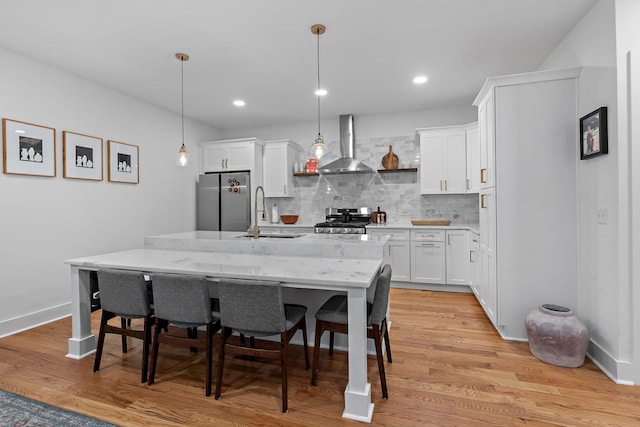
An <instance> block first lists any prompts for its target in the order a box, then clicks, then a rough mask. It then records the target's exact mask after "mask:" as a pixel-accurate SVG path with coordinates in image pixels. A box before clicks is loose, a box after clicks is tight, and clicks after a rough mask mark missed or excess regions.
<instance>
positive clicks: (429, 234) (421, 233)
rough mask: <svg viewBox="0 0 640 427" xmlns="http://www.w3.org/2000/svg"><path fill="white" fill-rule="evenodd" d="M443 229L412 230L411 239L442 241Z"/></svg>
mask: <svg viewBox="0 0 640 427" xmlns="http://www.w3.org/2000/svg"><path fill="white" fill-rule="evenodd" d="M444 236H445V230H429V229H425V230H412V231H411V241H423V240H428V241H437V242H444Z"/></svg>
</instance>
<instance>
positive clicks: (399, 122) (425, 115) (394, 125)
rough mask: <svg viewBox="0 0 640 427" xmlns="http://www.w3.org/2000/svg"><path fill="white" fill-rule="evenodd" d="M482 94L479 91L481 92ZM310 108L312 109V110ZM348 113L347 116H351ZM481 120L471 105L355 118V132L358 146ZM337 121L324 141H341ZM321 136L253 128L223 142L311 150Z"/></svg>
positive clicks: (326, 128) (297, 127)
mask: <svg viewBox="0 0 640 427" xmlns="http://www.w3.org/2000/svg"><path fill="white" fill-rule="evenodd" d="M478 90H480V88H478ZM310 108H313V107H312V106H310ZM348 113H349V112H345V114H348ZM477 120H478V110H477V108H476V107H474V106H472V105H468V106H466V105H465V106H460V107H450V108H442V109H433V110H424V111H414V112H406V113H390V114H377V115H368V116H367V115H363V116H360V115H355V116H354V128H355V136H356V144H357V142H358V140H359V139H370V138H376V137H386V136H404V135H414V134H415V130H416V128H422V127H432V126H449V125H462V124H467V123H471V122H475V121H477ZM339 128H340V123H339V119H338V117H331V118H328V119H323V120H321V122H320V131H321V133H322V136H324V139H325V141H337V140H339V139H340V129H339ZM317 133H318V123H317V121H316V122H305V123H292V124H283V125H277V126H267V127H254V128H244V129H234V130H229V131H222V136H223V137H224V138H244V137H252V136H255V137H258V138H260V139H262V140H264V141H269V140H274V139H292V140H294V141H296V142H297V143H299V144H300V145H301V146H302V147H303V148H311V145H312V144H313V140H314V139H315V137H316V135H317Z"/></svg>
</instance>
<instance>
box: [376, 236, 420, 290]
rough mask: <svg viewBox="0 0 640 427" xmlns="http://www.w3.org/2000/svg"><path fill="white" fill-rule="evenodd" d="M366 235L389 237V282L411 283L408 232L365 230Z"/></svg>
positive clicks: (409, 238)
mask: <svg viewBox="0 0 640 427" xmlns="http://www.w3.org/2000/svg"><path fill="white" fill-rule="evenodd" d="M367 233H368V234H373V235H389V236H390V239H389V254H388V255H389V264H391V280H393V281H394V282H410V281H411V243H410V240H411V234H410V232H409V230H401V229H386V228H385V229H375V228H373V227H371V228H367Z"/></svg>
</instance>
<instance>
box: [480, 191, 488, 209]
mask: <svg viewBox="0 0 640 427" xmlns="http://www.w3.org/2000/svg"><path fill="white" fill-rule="evenodd" d="M486 196H487V195H486V194H481V195H480V207H481V208H483V209H486V208H487V204H486V203H485V198H486Z"/></svg>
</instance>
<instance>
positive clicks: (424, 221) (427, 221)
mask: <svg viewBox="0 0 640 427" xmlns="http://www.w3.org/2000/svg"><path fill="white" fill-rule="evenodd" d="M411 224H413V225H449V224H451V220H450V219H412V220H411Z"/></svg>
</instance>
